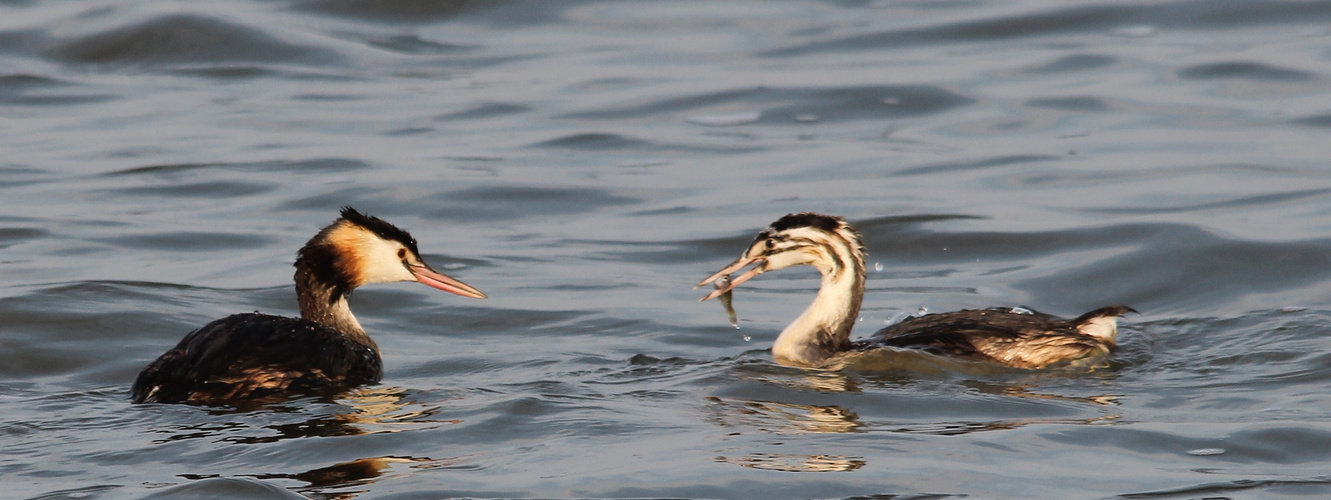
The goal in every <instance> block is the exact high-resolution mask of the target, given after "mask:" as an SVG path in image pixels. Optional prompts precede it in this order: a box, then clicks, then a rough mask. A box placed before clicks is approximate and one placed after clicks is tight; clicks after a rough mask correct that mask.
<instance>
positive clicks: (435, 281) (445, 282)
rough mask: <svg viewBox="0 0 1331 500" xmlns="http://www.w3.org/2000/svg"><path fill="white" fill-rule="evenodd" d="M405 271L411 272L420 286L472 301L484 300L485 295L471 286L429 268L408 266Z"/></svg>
mask: <svg viewBox="0 0 1331 500" xmlns="http://www.w3.org/2000/svg"><path fill="white" fill-rule="evenodd" d="M407 269H408V270H410V271H411V275H412V276H415V277H416V281H419V282H420V283H421V284H423V285H425V286H428V287H430V288H437V289H440V290H443V291H445V292H448V293H455V294H458V295H461V296H463V297H471V298H473V299H484V298H486V297H485V293H482V292H481V291H480V290H477V289H475V288H473V287H472V286H471V285H468V284H466V283H463V282H461V281H458V280H455V279H453V278H450V277H448V276H447V275H445V274H444V273H441V272H439V271H435V270H434V269H430V267H429V266H418V265H415V264H408V265H407Z"/></svg>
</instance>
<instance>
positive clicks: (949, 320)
mask: <svg viewBox="0 0 1331 500" xmlns="http://www.w3.org/2000/svg"><path fill="white" fill-rule="evenodd" d="M750 264H756V266H755V267H753V268H752V269H750V270H748V271H747V272H744V273H743V274H740V275H739V276H736V277H734V278H732V279H731V280H730V283H729V284H728V285H725V286H720V287H719V288H717V289H716V290H715V291H713V292H712V293H711V294H709V295H707V296H706V297H703V299H702V300H707V299H711V298H714V297H717V296H719V295H721V294H724V293H726V292H729V291H730V290H732V289H734V287H736V286H738V285H739V284H741V283H744V282H745V281H748V280H749V279H751V278H753V277H754V276H757V275H759V274H762V273H764V272H767V271H775V270H777V269H784V268H787V267H791V266H798V265H807V266H813V267H814V268H816V269H818V271H819V272H821V273H822V275H823V278H822V287H821V288H820V289H819V290H818V297H817V298H815V299H814V301H813V304H811V305H809V308H808V309H807V310H805V311H804V314H802V315H800V317H799V318H797V319H796V320H795V321H794V322H793V323H791V324H790V326H787V327H786V329H785V330H783V331H782V332H781V335H780V336H778V337H777V339H776V342H775V343H774V344H773V345H772V356H773V357H774V358H775V359H776V361H777V362H778V363H781V364H785V365H791V366H805V367H821V366H827V365H829V364H831V363H832V361H833V360H834V358H836V357H837V355H839V354H841V353H843V352H847V351H857V350H863V349H869V348H873V347H879V346H890V347H904V348H914V349H921V350H925V351H929V352H932V353H935V354H940V355H946V356H953V357H959V358H965V359H974V360H982V361H988V362H994V363H999V364H1002V365H1006V366H1012V367H1017V368H1043V367H1046V366H1049V365H1052V364H1056V363H1061V362H1066V361H1072V360H1077V359H1081V358H1086V357H1090V356H1096V355H1106V354H1109V353H1110V352H1112V351H1113V350H1114V348H1115V347H1116V344H1115V343H1114V337H1115V335H1117V333H1118V328H1117V319H1118V317H1119V316H1122V315H1124V314H1127V313H1128V312H1134V311H1133V310H1132V309H1131V308H1128V307H1126V306H1117V305H1116V306H1108V307H1102V308H1100V309H1096V310H1094V311H1091V312H1088V313H1086V314H1083V315H1081V316H1079V317H1077V318H1075V319H1071V320H1064V319H1059V318H1056V317H1053V316H1048V315H1044V314H1038V313H1033V312H1030V311H1023V310H1019V309H1010V308H996V309H982V310H962V311H954V312H947V313H938V314H928V315H924V316H919V317H914V318H909V319H907V320H905V321H902V322H900V323H897V324H894V325H891V326H888V327H887V328H884V329H882V330H880V331H878V333H875V334H874V335H873V336H872V337H871V338H870V339H869V340H867V341H860V342H852V341H851V340H850V330H851V328H852V327H854V325H855V321H856V318H857V317H858V316H859V312H860V303H861V302H862V301H863V300H864V282H865V277H866V275H867V272H866V270H865V267H864V266H865V249H864V242H863V239H862V238H860V235H859V233H857V232H856V231H855V229H854V228H852V227H851V226H850V224H847V223H846V221H845V220H843V219H841V218H840V217H833V216H830V215H823V214H816V213H810V212H805V213H798V214H789V215H786V216H785V217H782V218H780V219H778V220H777V221H776V222H773V223H772V225H771V226H769V227H768V228H767V229H764V230H763V231H762V232H760V233H758V237H757V238H755V239H754V240H753V243H752V244H751V245H749V248H748V250H746V251H745V252H744V255H742V256H741V257H740V258H739V259H737V260H736V261H735V262H733V263H731V264H730V265H729V266H726V267H725V268H724V269H722V270H720V271H717V272H716V274H713V275H712V276H710V277H708V278H707V279H705V280H703V281H702V282H701V283H699V284H698V286H702V285H705V284H708V283H711V282H713V281H716V280H717V279H720V278H721V277H722V276H726V275H729V274H731V273H734V272H737V271H739V270H741V269H744V268H745V267H747V266H749V265H750Z"/></svg>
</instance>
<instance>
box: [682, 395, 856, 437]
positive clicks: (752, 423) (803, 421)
mask: <svg viewBox="0 0 1331 500" xmlns="http://www.w3.org/2000/svg"><path fill="white" fill-rule="evenodd" d="M707 402H709V403H712V404H711V405H710V407H709V410H710V415H711V419H712V421H713V422H714V423H716V425H719V426H722V427H739V428H753V429H757V430H759V431H763V432H771V433H774V434H786V433H829V432H855V431H856V430H858V429H859V428H860V425H861V424H860V423H859V417H858V416H857V415H855V413H854V412H851V411H849V410H846V409H845V408H840V407H836V406H814V405H799V404H789V403H777V402H772V401H740V400H730V399H723V398H719V397H709V398H707Z"/></svg>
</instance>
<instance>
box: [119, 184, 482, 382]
mask: <svg viewBox="0 0 1331 500" xmlns="http://www.w3.org/2000/svg"><path fill="white" fill-rule="evenodd" d="M295 266H296V276H295V280H296V298H297V299H298V300H299V302H300V316H301V317H300V318H287V317H283V316H272V315H268V314H259V313H246V314H235V315H231V316H227V317H225V318H222V319H219V320H216V321H213V322H212V323H208V324H207V325H204V326H203V328H199V329H198V330H194V331H193V332H190V334H189V335H186V336H185V338H184V339H182V340H181V341H180V343H179V344H177V345H176V347H175V348H173V349H171V350H169V351H167V352H166V353H165V354H162V356H161V357H159V358H157V360H156V361H153V362H152V364H150V365H148V367H147V368H144V369H143V371H142V372H141V373H139V377H138V379H136V380H135V381H134V388H133V391H132V392H131V398H132V400H133V402H135V403H213V402H222V401H227V400H235V399H249V398H260V397H264V396H269V395H274V394H280V393H283V392H286V391H290V390H312V389H339V388H347V387H352V386H356V385H361V384H368V383H374V382H378V381H379V378H380V377H382V376H383V360H382V358H380V357H379V346H377V345H375V343H374V340H371V339H370V337H369V335H366V334H365V330H364V329H362V328H361V326H360V323H359V322H357V321H356V317H355V316H353V315H352V314H351V309H350V307H349V306H348V305H347V296H348V295H350V294H351V291H352V290H353V289H355V288H356V287H358V286H361V285H365V284H369V283H389V282H393V281H419V282H421V283H422V284H425V285H428V286H430V287H433V288H438V289H440V290H443V291H445V292H450V293H455V294H458V295H461V296H463V297H472V298H477V299H483V298H485V294H484V293H481V291H480V290H477V289H475V288H472V287H471V286H469V285H467V284H465V283H463V282H461V281H458V280H455V279H453V278H450V277H448V276H445V275H443V274H441V273H439V272H438V271H435V270H434V269H431V268H430V266H428V265H426V264H425V261H424V260H421V256H420V253H419V252H418V251H417V250H416V240H415V239H414V238H412V237H411V235H410V234H407V232H406V231H403V230H401V229H398V228H397V227H396V226H393V225H392V224H389V223H388V222H386V221H384V220H383V219H380V218H377V217H371V216H368V215H364V214H361V213H360V212H357V211H356V210H355V209H353V208H351V207H343V208H342V216H341V217H340V218H338V219H337V220H336V221H334V222H333V223H332V224H330V225H329V226H328V227H325V228H323V230H321V231H319V234H316V235H315V236H314V237H313V238H311V239H310V241H309V242H308V243H306V244H305V246H304V247H302V248H301V249H300V252H298V253H297V254H296V264H295Z"/></svg>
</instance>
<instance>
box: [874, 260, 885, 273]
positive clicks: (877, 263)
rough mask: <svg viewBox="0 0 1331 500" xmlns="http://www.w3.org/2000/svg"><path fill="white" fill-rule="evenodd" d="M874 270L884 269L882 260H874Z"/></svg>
mask: <svg viewBox="0 0 1331 500" xmlns="http://www.w3.org/2000/svg"><path fill="white" fill-rule="evenodd" d="M873 270H874V271H882V270H883V263H882V262H874V263H873Z"/></svg>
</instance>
